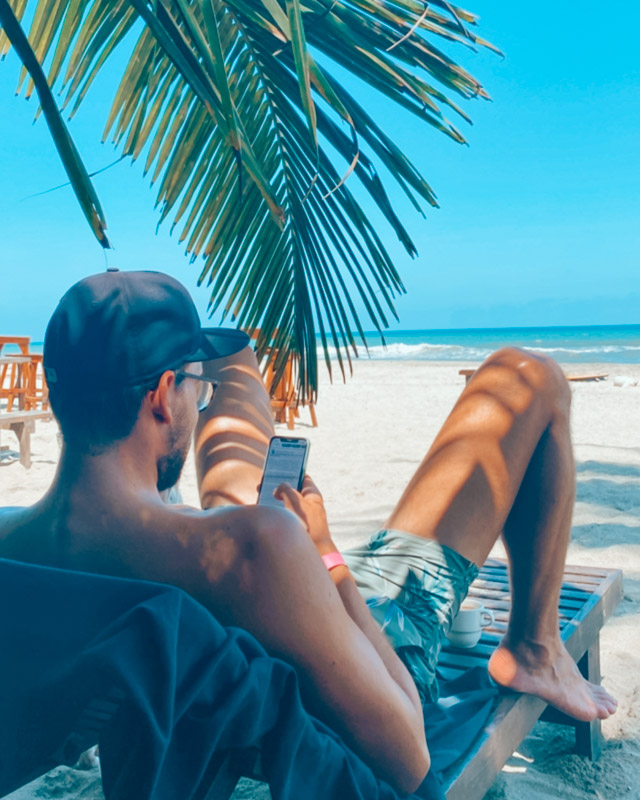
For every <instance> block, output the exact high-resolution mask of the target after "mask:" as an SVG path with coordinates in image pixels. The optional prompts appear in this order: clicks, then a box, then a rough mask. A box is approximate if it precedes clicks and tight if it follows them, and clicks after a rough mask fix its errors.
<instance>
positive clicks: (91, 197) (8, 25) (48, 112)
mask: <svg viewBox="0 0 640 800" xmlns="http://www.w3.org/2000/svg"><path fill="white" fill-rule="evenodd" d="M23 12H24V6H23V5H20V6H19V8H18V13H23ZM0 28H1V30H0V33H2V35H3V36H4V40H3V41H0V52H3V51H4V52H6V50H7V43H9V42H10V43H11V44H12V45H13V47H14V48H15V50H16V52H17V54H18V56H19V58H20V60H21V61H22V63H23V65H24V68H25V69H26V70H28V72H29V74H30V75H31V79H32V81H33V83H34V85H35V88H36V91H37V93H38V98H39V100H40V106H41V108H42V111H43V113H44V116H45V119H46V121H47V125H48V126H49V131H50V132H51V137H52V138H53V142H54V144H55V147H56V150H57V151H58V155H59V156H60V160H61V161H62V165H63V166H64V168H65V171H66V173H67V175H68V176H69V182H70V183H71V187H72V188H73V191H74V193H75V195H76V198H77V199H78V202H79V203H80V207H81V208H82V213H83V214H84V216H85V218H86V220H87V222H88V223H89V227H90V228H91V230H92V232H93V234H94V236H95V237H96V239H97V240H98V242H99V243H100V245H101V246H102V247H104V248H109V247H110V246H111V245H110V244H109V239H108V238H107V233H106V228H107V222H106V220H105V217H104V213H103V211H102V208H101V206H100V201H99V199H98V195H97V194H96V191H95V189H94V188H93V184H92V182H91V178H90V177H89V174H88V172H87V170H86V168H85V166H84V163H83V161H82V158H81V157H80V153H79V152H78V149H77V147H76V146H75V144H74V142H73V139H72V138H71V134H70V133H69V130H68V129H67V126H66V125H65V123H64V120H63V119H62V115H61V114H60V111H59V109H58V106H57V105H56V102H55V99H54V97H53V94H52V93H51V89H50V88H49V84H48V83H47V79H46V77H45V75H44V72H43V71H42V67H41V65H40V62H39V61H38V58H37V56H36V54H35V53H34V51H33V49H32V48H31V45H30V44H29V40H28V39H27V37H26V36H25V33H24V31H23V30H22V27H21V26H20V22H19V21H18V19H17V17H16V14H15V13H14V11H13V9H12V8H11V6H10V5H9V3H8V2H7V0H0Z"/></svg>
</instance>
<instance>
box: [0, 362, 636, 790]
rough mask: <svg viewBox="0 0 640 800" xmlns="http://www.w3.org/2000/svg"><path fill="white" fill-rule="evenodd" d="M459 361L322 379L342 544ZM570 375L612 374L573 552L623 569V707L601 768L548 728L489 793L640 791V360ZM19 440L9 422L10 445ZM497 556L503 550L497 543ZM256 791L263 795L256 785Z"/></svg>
mask: <svg viewBox="0 0 640 800" xmlns="http://www.w3.org/2000/svg"><path fill="white" fill-rule="evenodd" d="M463 366H466V365H464V364H451V363H448V364H446V363H433V362H431V363H430V362H397V361H396V362H393V361H377V362H374V361H371V362H360V363H357V364H356V365H355V372H354V376H353V378H352V379H351V380H349V382H348V383H347V384H346V385H344V384H343V383H342V382H341V379H340V378H339V377H338V376H336V382H335V383H334V384H329V383H328V380H327V379H326V378H324V380H323V383H322V385H321V390H320V400H319V403H318V405H317V413H318V419H319V427H318V428H312V427H311V424H310V419H309V415H308V411H307V410H305V409H302V410H301V419H300V423H299V425H298V426H297V428H296V433H298V434H300V435H303V436H307V437H308V438H309V439H310V440H311V452H310V458H309V467H308V468H309V472H310V474H311V475H312V476H313V477H314V479H315V480H316V482H317V483H318V485H319V486H320V488H321V489H322V491H323V493H324V497H325V502H326V506H327V510H328V514H329V520H330V523H331V527H332V530H333V532H334V537H335V539H336V541H337V542H338V544H339V546H341V547H347V546H350V545H352V544H355V543H357V542H359V541H362V540H363V539H364V538H366V537H367V536H368V535H369V534H370V533H371V532H372V531H373V530H375V529H376V528H377V527H378V526H379V525H380V523H381V522H382V521H383V520H384V519H385V517H386V516H387V515H388V513H389V511H390V510H391V508H392V507H393V505H394V504H395V502H396V501H397V499H398V498H399V496H400V494H401V492H402V489H403V488H404V486H405V484H406V483H407V481H408V480H409V478H410V477H411V475H412V473H413V471H414V470H415V468H416V467H417V465H418V464H419V462H420V460H421V459H422V456H423V455H424V453H425V451H426V449H427V447H428V445H429V443H430V441H431V440H432V439H433V437H434V435H435V433H436V432H437V430H438V428H439V427H440V426H441V424H442V422H443V421H444V419H445V417H446V415H447V414H448V412H449V410H450V408H451V407H452V405H453V403H454V402H455V400H456V398H457V396H458V395H459V393H460V391H461V389H462V386H463V379H462V378H461V377H460V376H459V375H458V369H460V368H461V367H463ZM470 366H471V365H470ZM566 370H567V371H568V372H570V373H572V374H576V373H582V374H587V373H599V372H604V373H608V374H609V376H610V378H609V380H607V381H604V382H601V383H574V384H572V391H573V419H572V431H573V438H574V443H575V454H576V464H577V477H578V484H577V486H578V489H577V503H576V508H575V514H574V521H573V530H572V541H571V545H570V550H569V557H568V560H569V561H570V562H571V563H575V564H584V565H597V566H605V567H616V568H622V569H623V570H624V575H625V596H624V600H623V601H622V603H621V604H620V606H619V607H618V610H617V612H616V614H615V616H614V617H613V618H612V619H611V620H610V621H609V622H608V624H607V625H606V627H605V628H604V630H603V631H602V633H601V650H602V672H603V675H604V684H605V686H606V687H607V688H608V689H609V691H611V692H612V693H613V694H614V695H615V696H616V697H617V698H618V700H619V701H620V706H619V709H618V711H617V713H616V714H615V715H614V716H613V717H611V718H610V719H609V720H606V721H605V722H604V724H603V729H604V735H605V737H606V745H605V749H604V753H603V755H602V758H601V760H600V761H599V763H597V764H592V763H590V762H589V761H587V760H586V759H583V758H580V757H578V756H576V755H573V754H572V736H571V734H570V732H569V731H568V730H567V729H564V728H562V727H560V726H555V725H551V724H546V723H539V724H538V725H537V726H536V727H535V728H534V730H533V732H532V734H531V735H530V736H529V737H528V738H527V739H526V740H525V741H524V742H523V744H522V745H521V747H520V748H519V750H518V752H517V753H516V754H514V756H513V757H512V758H511V759H510V761H509V763H508V764H507V766H506V767H505V769H504V771H503V772H502V774H501V776H500V777H499V778H498V780H497V781H496V783H495V784H494V786H493V787H492V789H491V790H490V792H489V794H488V795H487V800H502V799H503V798H504V800H516V799H517V800H542V799H543V798H545V799H546V798H549V797H559V796H562V797H564V798H571V800H574V799H575V800H587V798H589V799H591V798H602V799H604V798H606V799H607V800H608V799H609V798H619V797H624V798H640V624H639V617H638V615H639V614H640V413H639V410H640V386H631V385H626V386H616V385H614V381H613V377H614V376H630V377H631V378H632V379H633V380H636V379H640V365H617V364H616V365H612V364H589V365H579V366H577V365H571V366H570V367H569V366H567V367H566ZM56 430H57V429H56V425H55V423H53V422H51V423H38V424H37V430H36V434H35V436H34V437H33V443H32V451H33V465H32V467H31V469H30V470H28V471H26V470H24V469H23V467H22V466H21V465H20V464H19V463H17V462H15V463H7V460H6V459H5V461H3V465H2V466H1V467H0V503H1V504H2V505H25V504H29V503H31V502H33V501H34V500H35V499H37V498H38V497H39V496H40V495H41V494H42V493H43V492H44V490H45V489H46V488H47V486H48V484H49V481H50V480H51V477H52V475H53V473H54V470H55V467H56V463H57V459H58V453H59V450H58V444H57V439H56ZM282 432H284V433H286V428H283V431H282ZM13 442H14V440H13V437H12V434H9V433H8V432H6V431H3V432H2V443H3V444H11V443H13ZM181 490H182V493H183V496H184V498H185V501H186V502H190V503H193V504H196V505H197V491H196V486H195V473H194V469H193V465H192V463H191V460H190V461H189V463H188V464H187V466H186V468H185V472H184V475H183V478H182V482H181ZM496 553H498V554H501V552H500V546H499V545H498V546H497V547H496ZM98 787H99V783H98V774H97V770H95V769H94V770H93V771H88V772H78V771H74V770H67V769H58V770H55V771H54V772H53V773H50V774H49V776H46V777H45V778H44V779H41V780H40V781H38V782H36V783H34V784H32V785H31V786H29V787H26V788H25V789H23V790H21V791H20V792H18V793H16V794H15V795H14V796H12V798H14V799H15V800H18V798H19V800H33V798H35V797H39V798H43V797H44V798H53V797H56V798H67V797H68V798H72V797H73V798H85V797H87V798H95V797H99V788H98ZM247 794H248V796H253V797H258V796H260V797H264V796H265V793H264V792H263V791H262V790H256V789H255V788H252V787H249V788H248V790H247Z"/></svg>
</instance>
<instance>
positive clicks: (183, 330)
mask: <svg viewBox="0 0 640 800" xmlns="http://www.w3.org/2000/svg"><path fill="white" fill-rule="evenodd" d="M247 344H249V337H248V336H247V334H246V333H244V332H243V331H239V330H235V329H233V328H202V326H201V324H200V318H199V316H198V312H197V310H196V307H195V305H194V302H193V300H192V299H191V296H190V294H189V292H188V291H187V290H186V288H185V287H184V286H183V285H182V284H181V283H180V282H179V281H177V280H175V279H174V278H172V277H171V276H170V275H165V274H163V273H162V272H146V271H139V272H120V271H119V270H116V269H109V270H107V271H106V272H101V273H99V274H98V275H91V276H90V277H88V278H84V279H83V280H81V281H79V282H78V283H76V284H74V285H73V286H72V287H71V288H70V289H69V291H68V292H66V294H65V295H64V296H63V297H62V299H61V300H60V302H59V303H58V307H57V308H56V310H55V311H54V312H53V315H52V317H51V319H50V320H49V324H48V326H47V331H46V334H45V338H44V369H45V375H46V377H47V381H48V383H50V384H59V385H60V388H61V389H62V388H64V389H67V388H69V389H79V388H83V389H84V390H85V391H86V390H87V389H89V390H92V389H98V390H100V389H109V388H112V389H118V388H124V387H127V386H139V385H143V384H145V383H147V382H148V381H151V380H153V379H154V378H156V377H159V376H160V375H161V374H162V373H163V372H164V371H165V370H170V369H176V368H177V367H180V366H181V365H182V364H185V363H186V362H190V361H209V360H211V359H214V358H222V357H223V356H229V355H232V354H233V353H237V352H238V351H239V350H242V349H243V348H244V347H246V345H247Z"/></svg>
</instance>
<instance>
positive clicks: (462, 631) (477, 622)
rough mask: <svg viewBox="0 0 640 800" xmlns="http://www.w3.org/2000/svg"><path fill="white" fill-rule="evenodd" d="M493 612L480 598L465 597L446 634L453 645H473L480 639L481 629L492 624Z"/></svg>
mask: <svg viewBox="0 0 640 800" xmlns="http://www.w3.org/2000/svg"><path fill="white" fill-rule="evenodd" d="M493 623H494V617H493V612H492V611H490V610H489V609H488V608H485V607H484V606H483V605H482V602H481V601H480V600H474V599H473V598H472V597H467V598H466V599H465V600H463V601H462V604H461V605H460V609H459V611H458V613H457V615H456V616H455V618H454V620H453V622H452V624H451V630H450V631H449V634H448V636H447V639H449V642H450V643H451V644H452V645H453V646H454V647H475V646H476V645H477V644H478V642H479V641H480V636H481V635H482V629H483V628H486V627H487V626H488V625H493Z"/></svg>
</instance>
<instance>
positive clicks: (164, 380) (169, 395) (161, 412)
mask: <svg viewBox="0 0 640 800" xmlns="http://www.w3.org/2000/svg"><path fill="white" fill-rule="evenodd" d="M175 390H176V373H175V372H173V371H172V370H167V371H166V372H163V373H162V375H161V377H160V380H159V381H158V385H157V386H156V388H155V389H154V390H153V391H151V392H149V394H148V395H147V400H148V402H149V404H150V410H151V413H152V414H153V416H154V418H155V419H156V420H157V421H158V422H162V423H166V424H171V422H173V398H174V394H175Z"/></svg>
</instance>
